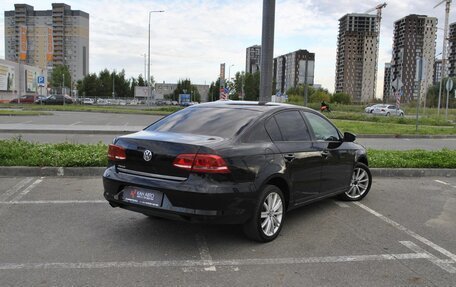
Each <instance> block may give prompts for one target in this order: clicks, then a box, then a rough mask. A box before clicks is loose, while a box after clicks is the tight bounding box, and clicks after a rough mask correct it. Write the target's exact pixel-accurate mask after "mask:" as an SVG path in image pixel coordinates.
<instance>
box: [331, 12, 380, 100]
mask: <svg viewBox="0 0 456 287" xmlns="http://www.w3.org/2000/svg"><path fill="white" fill-rule="evenodd" d="M376 23H377V18H376V15H369V14H347V15H345V16H343V17H342V18H340V19H339V36H338V39H337V60H336V85H335V91H336V92H344V93H347V94H349V95H350V96H351V97H352V101H354V102H357V103H359V102H369V101H372V100H374V99H375V88H376V87H375V82H376V74H377V70H376V65H377V55H378V43H377V35H378V31H377V25H376Z"/></svg>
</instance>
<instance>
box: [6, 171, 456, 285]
mask: <svg viewBox="0 0 456 287" xmlns="http://www.w3.org/2000/svg"><path fill="white" fill-rule="evenodd" d="M0 182H1V185H0V226H1V229H0V242H1V249H0V286H160V285H163V286H164V285H166V286H171V285H173V286H174V285H183V286H214V285H217V286H245V285H252V286H399V285H400V286H455V285H456V255H455V253H456V240H455V238H456V179H455V178H412V179H405V178H374V184H373V188H372V190H371V193H370V194H369V195H368V196H367V197H366V198H365V199H364V200H363V201H362V202H361V203H358V204H356V203H346V202H340V201H337V200H335V199H328V200H325V201H322V202H319V203H316V204H313V205H310V206H307V207H304V208H301V209H299V210H295V211H292V212H290V213H289V214H288V216H287V218H286V223H285V225H284V228H283V230H282V233H281V235H280V236H279V237H278V238H277V240H275V241H273V242H271V243H268V244H258V243H255V242H252V241H248V240H247V239H245V238H244V236H243V234H242V230H241V228H239V227H238V226H225V225H192V224H187V223H182V222H175V221H169V220H159V219H150V218H148V217H146V216H144V215H142V214H136V213H133V212H130V211H126V210H122V209H118V208H111V207H110V206H109V205H108V204H107V203H106V202H105V201H104V200H103V198H102V184H101V178H99V177H82V178H76V177H44V178H41V177H17V178H6V177H2V178H0Z"/></svg>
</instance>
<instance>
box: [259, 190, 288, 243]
mask: <svg viewBox="0 0 456 287" xmlns="http://www.w3.org/2000/svg"><path fill="white" fill-rule="evenodd" d="M282 217H283V202H282V198H281V197H280V195H279V194H278V193H276V192H271V193H270V194H268V196H267V197H266V198H265V199H264V202H263V205H262V208H261V214H260V222H261V229H262V230H263V233H264V234H265V235H267V236H273V235H275V234H276V232H277V231H278V230H279V229H280V225H281V224H282Z"/></svg>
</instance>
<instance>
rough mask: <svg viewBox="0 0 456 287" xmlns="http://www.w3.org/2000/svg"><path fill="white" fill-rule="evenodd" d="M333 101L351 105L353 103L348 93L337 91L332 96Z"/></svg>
mask: <svg viewBox="0 0 456 287" xmlns="http://www.w3.org/2000/svg"><path fill="white" fill-rule="evenodd" d="M331 103H338V104H343V105H349V104H350V103H351V97H350V95H349V94H346V93H335V94H334V95H333V96H332V98H331Z"/></svg>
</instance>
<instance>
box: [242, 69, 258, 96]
mask: <svg viewBox="0 0 456 287" xmlns="http://www.w3.org/2000/svg"><path fill="white" fill-rule="evenodd" d="M244 93H245V96H244V99H245V100H247V101H258V99H259V98H260V72H255V73H254V74H251V73H246V74H245V80H244Z"/></svg>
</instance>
